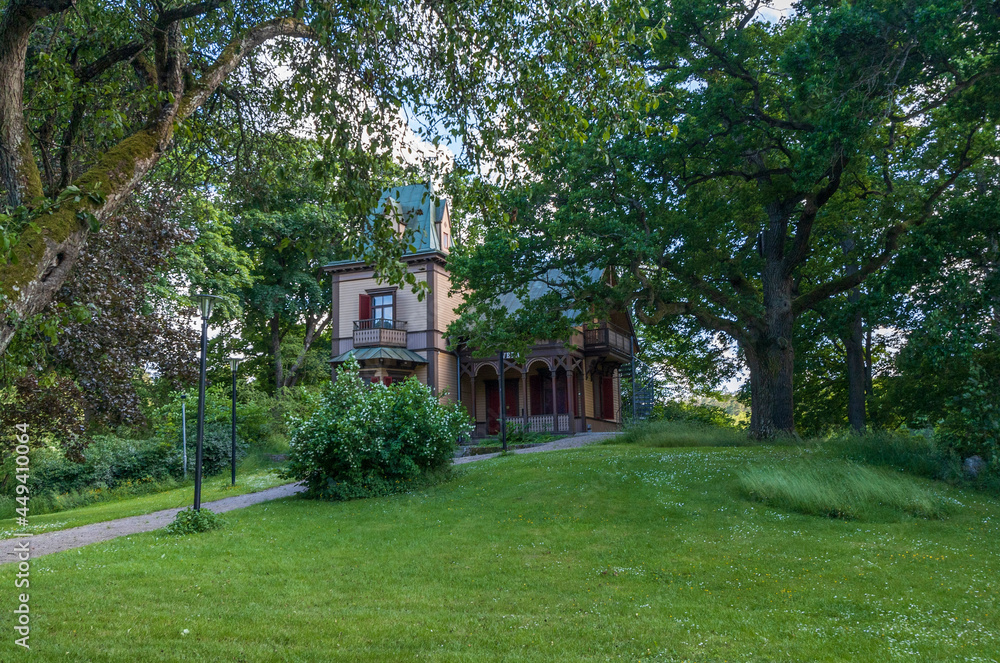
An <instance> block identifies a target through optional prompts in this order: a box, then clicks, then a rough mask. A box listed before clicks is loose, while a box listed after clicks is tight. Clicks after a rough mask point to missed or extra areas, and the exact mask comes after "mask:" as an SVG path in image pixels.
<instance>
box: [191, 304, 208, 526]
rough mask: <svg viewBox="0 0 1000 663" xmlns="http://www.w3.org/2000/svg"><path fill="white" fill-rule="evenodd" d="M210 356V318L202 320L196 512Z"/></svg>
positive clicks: (195, 473) (199, 503)
mask: <svg viewBox="0 0 1000 663" xmlns="http://www.w3.org/2000/svg"><path fill="white" fill-rule="evenodd" d="M207 354H208V318H205V317H203V318H202V319H201V374H200V378H199V380H198V447H197V450H196V451H195V456H194V510H195V511H200V510H201V458H202V445H203V444H204V442H205V362H206V361H207V359H206V355H207Z"/></svg>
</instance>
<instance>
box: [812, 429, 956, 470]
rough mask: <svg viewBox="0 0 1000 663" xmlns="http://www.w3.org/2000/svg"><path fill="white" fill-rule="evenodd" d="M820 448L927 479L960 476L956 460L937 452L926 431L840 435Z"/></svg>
mask: <svg viewBox="0 0 1000 663" xmlns="http://www.w3.org/2000/svg"><path fill="white" fill-rule="evenodd" d="M823 448H824V449H825V450H827V451H828V452H829V453H832V454H833V455H835V456H839V457H841V458H844V459H846V460H850V461H852V462H855V463H864V464H866V465H873V466H875V467H888V468H892V469H894V470H898V471H900V472H906V473H908V474H914V475H916V476H920V477H926V478H928V479H943V480H955V479H957V478H958V477H959V476H960V467H959V464H958V462H957V460H956V459H955V458H954V457H952V456H950V455H949V454H948V453H944V452H942V451H941V450H940V448H939V447H938V445H937V444H936V443H935V441H934V437H933V436H932V435H930V434H929V431H926V432H925V433H914V432H910V431H906V430H902V431H897V432H888V431H874V432H869V433H866V434H864V435H856V434H853V433H839V434H836V435H833V436H832V437H830V438H828V439H826V440H824V441H823Z"/></svg>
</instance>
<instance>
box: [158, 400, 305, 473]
mask: <svg viewBox="0 0 1000 663" xmlns="http://www.w3.org/2000/svg"><path fill="white" fill-rule="evenodd" d="M180 396H181V395H180V393H174V394H171V396H170V398H169V399H168V400H167V401H166V402H165V403H164V404H163V405H161V406H159V407H158V408H156V409H155V410H153V411H152V412H151V413H150V414H149V419H150V420H151V421H153V422H154V423H155V431H154V436H155V437H157V438H160V439H162V440H169V441H171V442H173V441H174V440H179V439H181V399H180ZM187 396H188V399H187V433H188V444H189V445H190V443H191V440H192V439H193V438H194V435H195V430H196V429H195V427H196V425H197V416H198V391H197V389H192V390H189V391H188V394H187ZM313 400H314V399H311V398H310V394H309V391H308V390H306V389H302V388H295V389H286V390H285V391H284V393H283V395H282V398H280V399H277V398H274V397H273V396H269V395H267V394H265V393H264V392H262V391H259V390H257V389H254V388H253V387H252V386H250V385H244V384H239V385H237V390H236V432H237V435H238V436H239V438H240V439H241V440H243V441H244V442H245V443H246V445H247V448H253V449H258V450H262V451H270V452H273V453H280V452H283V451H285V449H286V448H287V441H288V426H287V424H286V419H287V418H288V415H289V414H292V415H297V416H298V418H300V419H301V418H306V417H307V416H308V415H309V413H310V412H311V407H312V403H313ZM231 422H232V393H231V391H230V387H229V386H213V387H211V388H209V389H208V390H207V391H206V392H205V425H206V429H207V427H208V426H209V425H211V424H219V425H224V426H231V425H232V424H231ZM189 456H190V454H189Z"/></svg>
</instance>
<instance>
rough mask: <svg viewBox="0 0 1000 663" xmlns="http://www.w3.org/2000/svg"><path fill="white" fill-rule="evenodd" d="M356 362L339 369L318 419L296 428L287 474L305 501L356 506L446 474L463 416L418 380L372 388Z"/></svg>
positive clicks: (464, 424) (465, 427)
mask: <svg viewBox="0 0 1000 663" xmlns="http://www.w3.org/2000/svg"><path fill="white" fill-rule="evenodd" d="M358 370H359V369H358V364H357V362H356V361H353V360H352V361H349V362H347V363H345V364H344V365H343V366H341V367H340V368H338V370H337V379H336V381H334V382H333V383H331V384H330V385H329V386H328V387H327V388H326V389H324V391H323V392H322V395H321V396H320V398H319V404H318V407H317V408H316V410H315V412H314V413H313V414H312V416H310V417H309V418H308V419H305V420H302V421H300V422H299V423H298V424H297V425H296V426H295V428H294V430H293V433H292V439H291V445H290V446H291V453H290V457H289V463H288V475H289V476H290V477H291V478H293V479H297V480H299V481H304V482H305V483H306V486H307V488H308V494H309V495H310V496H312V497H320V498H325V499H338V500H343V499H351V498H354V497H365V496H374V495H386V494H389V493H395V492H401V491H406V490H409V489H410V488H411V487H414V486H415V485H417V484H423V483H426V482H428V481H433V480H436V479H440V478H441V477H443V476H446V475H447V470H448V468H449V467H450V466H449V461H450V460H451V458H452V457H453V454H454V450H455V445H456V442H457V440H458V439H459V437H460V436H462V435H467V434H469V433H470V432H471V431H472V425H471V424H470V423H469V421H468V415H467V414H466V413H465V410H464V409H463V408H461V406H459V405H457V404H450V405H443V404H441V403H440V402H439V401H438V399H437V397H435V396H434V394H433V393H432V392H431V390H430V388H429V387H427V386H426V385H423V384H421V383H420V382H418V381H417V380H416V379H415V378H409V379H407V380H405V381H403V382H401V383H398V384H397V383H394V384H392V385H390V386H388V387H385V386H382V385H368V384H365V383H364V382H362V380H361V378H360V376H359V374H358Z"/></svg>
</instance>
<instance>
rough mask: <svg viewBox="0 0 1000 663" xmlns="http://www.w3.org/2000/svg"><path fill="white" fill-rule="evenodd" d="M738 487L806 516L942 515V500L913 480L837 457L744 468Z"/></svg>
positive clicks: (944, 506) (945, 509)
mask: <svg viewBox="0 0 1000 663" xmlns="http://www.w3.org/2000/svg"><path fill="white" fill-rule="evenodd" d="M739 485H740V489H741V490H742V491H743V492H744V493H745V494H746V495H747V496H748V497H750V498H751V499H754V500H758V501H760V502H763V503H765V504H767V505H768V506H772V507H775V508H779V509H786V510H789V511H797V512H799V513H804V514H806V515H813V516H827V517H830V518H844V519H848V520H896V519H899V518H901V517H903V516H905V515H911V516H918V517H922V518H943V517H945V516H946V515H948V512H949V509H948V507H947V504H946V502H945V501H944V500H943V499H942V498H941V496H940V495H938V494H936V493H935V492H934V491H932V490H930V489H928V488H926V487H924V486H922V485H920V484H917V483H915V482H914V480H913V479H908V478H905V477H900V476H897V475H895V474H893V473H890V472H887V471H885V470H878V469H873V468H868V467H864V466H862V465H854V464H851V463H844V462H839V461H813V462H797V463H791V464H783V465H781V466H780V467H779V466H774V465H761V466H754V467H750V468H747V469H745V470H743V471H741V472H740V473H739Z"/></svg>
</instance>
